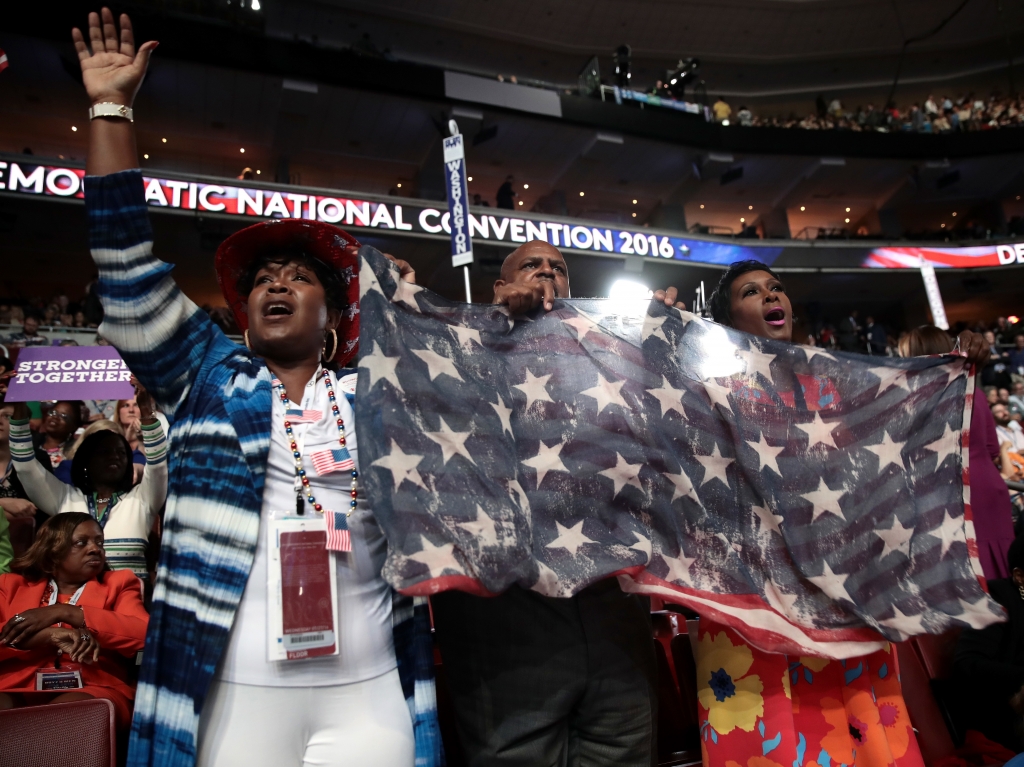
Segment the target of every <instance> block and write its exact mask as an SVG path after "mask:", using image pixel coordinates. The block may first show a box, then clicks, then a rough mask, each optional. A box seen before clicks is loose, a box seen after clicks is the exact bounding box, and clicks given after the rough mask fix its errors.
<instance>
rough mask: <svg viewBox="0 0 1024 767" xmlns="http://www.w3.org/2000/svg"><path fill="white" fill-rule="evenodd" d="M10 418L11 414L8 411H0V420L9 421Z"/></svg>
mask: <svg viewBox="0 0 1024 767" xmlns="http://www.w3.org/2000/svg"><path fill="white" fill-rule="evenodd" d="M10 420H11V414H10V413H0V421H10Z"/></svg>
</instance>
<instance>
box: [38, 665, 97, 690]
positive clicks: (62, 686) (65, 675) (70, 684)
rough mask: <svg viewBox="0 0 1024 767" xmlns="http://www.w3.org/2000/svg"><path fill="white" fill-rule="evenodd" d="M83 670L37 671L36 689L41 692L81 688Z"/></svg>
mask: <svg viewBox="0 0 1024 767" xmlns="http://www.w3.org/2000/svg"><path fill="white" fill-rule="evenodd" d="M84 686H85V685H83V684H82V672H81V671H72V670H68V669H65V670H63V671H58V670H53V671H37V672H36V690H38V691H40V692H60V691H63V690H81V689H82V688H83V687H84Z"/></svg>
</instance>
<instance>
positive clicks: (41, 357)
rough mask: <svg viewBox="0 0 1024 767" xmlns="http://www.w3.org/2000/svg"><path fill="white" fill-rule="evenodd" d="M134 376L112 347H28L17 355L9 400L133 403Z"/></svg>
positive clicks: (8, 391) (9, 388)
mask: <svg viewBox="0 0 1024 767" xmlns="http://www.w3.org/2000/svg"><path fill="white" fill-rule="evenodd" d="M131 375H132V373H131V371H130V370H129V369H128V366H127V365H125V363H124V360H122V359H121V355H119V354H118V353H117V350H116V349H115V348H114V347H113V346H28V347H26V348H24V349H22V350H21V352H20V353H19V354H18V365H17V372H16V373H15V375H14V377H13V378H12V379H11V383H10V386H9V387H8V389H7V397H6V399H7V401H8V402H29V401H32V400H42V401H46V400H57V399H72V400H73V399H83V400H84V399H132V398H133V397H134V396H135V388H134V387H133V386H132V385H131V383H130V382H129V379H130V378H131Z"/></svg>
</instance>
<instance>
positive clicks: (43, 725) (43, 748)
mask: <svg viewBox="0 0 1024 767" xmlns="http://www.w3.org/2000/svg"><path fill="white" fill-rule="evenodd" d="M0 765H17V766H18V767H55V766H57V765H67V766H70V765H74V767H115V765H116V747H115V734H114V704H113V703H111V702H110V701H109V700H104V699H102V698H95V699H93V700H82V701H76V702H74V703H56V704H53V705H49V706H27V707H25V708H15V709H11V710H9V711H0Z"/></svg>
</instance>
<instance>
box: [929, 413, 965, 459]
mask: <svg viewBox="0 0 1024 767" xmlns="http://www.w3.org/2000/svg"><path fill="white" fill-rule="evenodd" d="M958 447H960V432H959V431H953V430H952V429H950V428H949V424H948V423H947V424H946V428H945V431H943V432H942V436H941V437H939V438H938V439H937V440H935V441H934V442H930V443H928V444H927V445H925V446H924V449H925V450H931V451H933V452H934V453H936V454H937V455H936V460H935V468H936V469H938V468H939V467H940V466H941V465H942V462H943V461H945V460H946V458H948V457H949V456H951V455H956V452H957V448H958Z"/></svg>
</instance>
